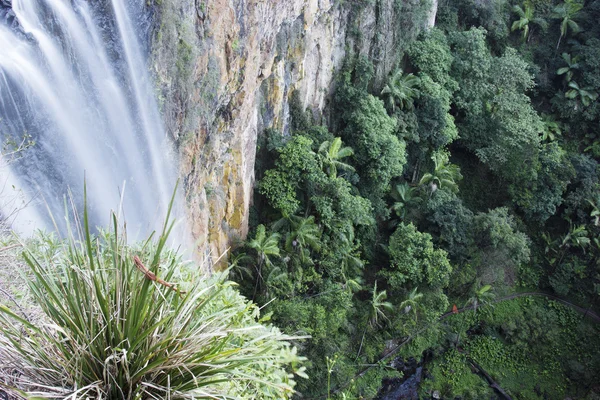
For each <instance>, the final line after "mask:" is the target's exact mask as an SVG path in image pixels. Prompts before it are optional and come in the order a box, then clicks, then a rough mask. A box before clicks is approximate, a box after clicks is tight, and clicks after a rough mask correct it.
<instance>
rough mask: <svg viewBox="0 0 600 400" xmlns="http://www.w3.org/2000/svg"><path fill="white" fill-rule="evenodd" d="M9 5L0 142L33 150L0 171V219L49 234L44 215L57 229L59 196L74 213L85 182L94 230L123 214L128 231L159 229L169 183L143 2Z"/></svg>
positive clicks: (0, 55)
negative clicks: (141, 21) (143, 39)
mask: <svg viewBox="0 0 600 400" xmlns="http://www.w3.org/2000/svg"><path fill="white" fill-rule="evenodd" d="M10 3H11V2H10V0H0V6H2V5H3V6H4V12H3V14H2V13H0V19H3V20H4V21H2V22H0V135H2V138H3V140H4V142H5V143H6V142H10V143H13V144H19V143H22V140H23V139H22V138H23V137H24V135H27V137H28V138H30V139H26V142H25V143H28V141H29V140H32V141H33V142H35V145H33V146H31V147H29V148H27V149H26V150H24V151H23V156H22V157H19V158H17V159H15V160H12V161H11V162H10V165H8V166H2V167H1V171H0V173H1V174H2V181H1V182H0V190H2V189H3V190H2V192H1V193H0V197H1V199H0V202H2V203H3V205H2V213H3V217H4V218H5V219H8V218H9V217H10V218H9V221H8V222H9V223H11V224H12V225H13V227H14V228H16V229H17V230H21V231H23V232H24V233H27V232H28V231H30V230H31V229H32V228H33V227H43V226H46V227H47V226H49V222H50V219H49V217H45V216H46V215H49V213H48V212H47V211H46V210H45V208H46V206H47V207H48V208H49V209H50V211H51V214H52V215H53V216H54V217H55V218H54V219H55V221H57V222H58V225H59V229H62V228H63V227H64V226H62V227H61V226H60V225H61V224H62V223H61V222H60V221H62V220H63V219H62V218H56V217H57V216H62V215H64V214H65V195H66V193H67V188H70V190H71V192H72V193H73V196H74V199H75V202H76V206H77V207H81V203H82V193H83V182H84V173H85V180H86V182H87V194H88V203H89V207H88V208H89V212H90V215H91V217H92V220H93V221H94V223H95V224H98V225H106V223H107V222H108V216H109V212H110V210H111V209H117V208H118V207H119V205H120V204H122V209H123V210H124V213H125V219H126V221H127V224H128V230H129V232H130V233H132V231H133V233H134V234H136V233H139V232H141V233H143V234H146V233H147V232H148V231H150V230H152V229H155V228H157V227H158V226H159V224H160V223H161V222H162V218H163V217H164V215H165V212H166V208H167V206H168V203H169V200H170V196H171V194H172V191H173V188H174V185H175V178H176V173H175V167H174V165H175V160H174V155H173V151H172V144H171V143H170V142H169V141H168V139H167V138H166V135H165V133H164V130H163V125H162V122H161V119H160V114H159V111H158V106H157V104H156V100H155V98H154V92H153V85H152V82H151V81H150V79H149V74H148V72H147V67H146V59H145V58H144V56H145V52H144V51H143V50H142V48H141V46H140V40H139V38H138V30H139V26H138V24H134V18H133V17H135V16H137V15H138V14H137V13H140V12H141V11H142V9H143V2H140V1H139V0H138V1H131V0H103V1H98V2H89V1H87V0H12V10H9V8H8V7H9V6H10ZM0 11H1V10H0ZM2 17H3V18H2ZM7 151H8V152H9V150H5V151H4V153H5V154H6V153H7ZM4 161H5V163H7V162H8V161H9V160H7V159H6V157H5V160H4ZM122 192H123V193H124V194H123V196H122ZM23 202H25V203H29V202H31V203H30V204H28V205H27V206H26V207H24V208H23V209H22V210H20V211H19V212H18V213H15V208H22V207H21V205H22V203H23ZM32 221H33V222H32Z"/></svg>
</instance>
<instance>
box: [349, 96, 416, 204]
mask: <svg viewBox="0 0 600 400" xmlns="http://www.w3.org/2000/svg"><path fill="white" fill-rule="evenodd" d="M339 90H340V91H341V92H344V89H339ZM345 91H346V94H344V95H343V97H344V99H345V104H347V106H346V107H345V110H344V111H343V115H342V118H343V120H344V122H345V125H346V127H345V129H344V130H343V133H342V136H343V137H344V140H345V142H346V143H347V144H349V145H350V146H352V148H353V149H354V156H353V157H354V160H355V165H356V168H357V170H358V174H359V177H360V181H359V182H358V183H357V186H358V188H359V190H360V193H361V194H362V195H363V196H364V197H365V198H367V199H369V200H370V201H371V203H372V204H373V208H374V210H375V214H376V215H379V216H387V213H388V209H387V207H386V205H385V201H384V200H383V198H384V196H385V195H386V194H387V192H388V191H389V189H390V181H391V180H392V179H393V178H396V177H398V176H399V175H400V174H401V173H402V169H403V167H404V164H405V163H406V145H405V143H404V142H403V141H400V140H399V139H398V137H397V136H396V135H395V129H396V121H395V119H394V118H392V117H390V116H389V115H388V114H387V112H386V111H385V108H384V106H383V102H382V101H381V100H379V99H377V98H375V97H373V96H372V95H370V94H368V93H363V92H358V91H357V90H356V89H353V88H346V89H345ZM338 97H342V94H338Z"/></svg>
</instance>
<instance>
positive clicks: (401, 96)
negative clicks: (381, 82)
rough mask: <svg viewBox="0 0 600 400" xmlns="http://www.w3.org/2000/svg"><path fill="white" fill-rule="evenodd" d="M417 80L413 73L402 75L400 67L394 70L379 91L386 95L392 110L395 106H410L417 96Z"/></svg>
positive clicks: (402, 107)
mask: <svg viewBox="0 0 600 400" xmlns="http://www.w3.org/2000/svg"><path fill="white" fill-rule="evenodd" d="M419 82H420V80H419V78H417V77H416V76H414V75H413V74H407V75H403V71H402V69H398V70H396V72H395V73H394V74H393V75H392V77H391V78H390V80H389V81H388V83H387V85H385V87H384V88H383V90H382V91H381V95H382V96H386V97H387V104H388V107H389V108H390V109H391V110H392V112H394V111H396V106H398V107H399V108H400V109H405V108H412V106H413V99H415V98H418V97H419V90H418V89H417V86H418V85H419Z"/></svg>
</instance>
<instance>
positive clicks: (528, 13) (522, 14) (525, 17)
mask: <svg viewBox="0 0 600 400" xmlns="http://www.w3.org/2000/svg"><path fill="white" fill-rule="evenodd" d="M513 11H514V12H515V14H517V15H518V16H519V19H518V20H516V21H515V22H513V24H512V26H511V28H510V30H511V31H513V32H514V31H516V30H520V31H523V40H525V41H527V38H528V37H529V25H530V24H531V23H535V24H537V25H539V26H541V27H542V29H544V30H545V29H546V28H547V26H548V23H547V22H546V21H544V20H543V19H541V18H536V17H535V16H534V11H535V8H534V6H533V4H532V3H531V2H530V1H525V3H524V4H523V7H521V6H519V5H515V6H513Z"/></svg>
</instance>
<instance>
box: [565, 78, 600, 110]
mask: <svg viewBox="0 0 600 400" xmlns="http://www.w3.org/2000/svg"><path fill="white" fill-rule="evenodd" d="M569 87H570V88H571V89H569V90H568V91H567V92H566V93H565V97H566V98H567V99H576V98H579V100H580V101H581V103H582V104H583V105H584V106H586V107H587V106H589V105H590V104H591V103H592V102H593V101H596V99H597V98H598V93H596V92H594V91H593V89H592V88H590V87H586V88H581V87H579V84H577V82H575V81H571V82H569Z"/></svg>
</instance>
